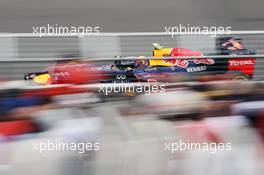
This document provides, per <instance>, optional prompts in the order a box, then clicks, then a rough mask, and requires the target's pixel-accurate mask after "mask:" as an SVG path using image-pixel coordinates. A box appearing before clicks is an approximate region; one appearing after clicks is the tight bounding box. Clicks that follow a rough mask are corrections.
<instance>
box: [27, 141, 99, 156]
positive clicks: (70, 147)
mask: <svg viewBox="0 0 264 175" xmlns="http://www.w3.org/2000/svg"><path fill="white" fill-rule="evenodd" d="M32 146H33V151H34V152H38V153H40V154H42V153H45V152H54V151H56V152H63V151H67V152H77V153H79V154H83V153H87V152H89V151H99V150H100V143H98V142H64V141H61V140H46V141H42V142H37V143H33V145H32Z"/></svg>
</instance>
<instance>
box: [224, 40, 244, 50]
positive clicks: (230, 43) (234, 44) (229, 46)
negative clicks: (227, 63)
mask: <svg viewBox="0 0 264 175" xmlns="http://www.w3.org/2000/svg"><path fill="white" fill-rule="evenodd" d="M222 48H223V49H224V50H232V51H233V50H243V49H245V48H244V47H243V46H242V44H241V42H240V41H239V40H237V39H234V38H230V39H229V40H227V41H226V42H224V43H223V44H222Z"/></svg>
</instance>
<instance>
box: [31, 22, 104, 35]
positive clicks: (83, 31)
mask: <svg viewBox="0 0 264 175" xmlns="http://www.w3.org/2000/svg"><path fill="white" fill-rule="evenodd" d="M32 33H33V35H36V36H39V37H42V36H56V35H58V36H60V35H66V36H67V35H68V36H79V37H83V36H87V35H92V34H99V33H100V27H99V26H60V25H58V24H55V25H50V24H47V25H43V26H33V27H32Z"/></svg>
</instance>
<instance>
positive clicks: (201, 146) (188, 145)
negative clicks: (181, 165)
mask: <svg viewBox="0 0 264 175" xmlns="http://www.w3.org/2000/svg"><path fill="white" fill-rule="evenodd" d="M164 150H165V152H169V153H171V154H173V153H177V152H180V151H206V152H208V151H209V152H210V153H212V154H215V153H217V152H222V151H231V150H232V144H231V143H230V142H228V143H208V142H202V143H200V142H191V141H182V140H179V141H177V142H166V143H164Z"/></svg>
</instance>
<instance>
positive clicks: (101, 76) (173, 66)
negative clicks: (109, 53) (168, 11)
mask: <svg viewBox="0 0 264 175" xmlns="http://www.w3.org/2000/svg"><path fill="white" fill-rule="evenodd" d="M219 43H220V44H219ZM217 44H218V45H219V46H218V47H219V49H218V53H217V55H249V57H248V58H244V57H243V58H210V55H208V57H207V56H204V55H203V54H202V53H201V52H199V51H192V50H189V49H186V48H164V47H162V46H161V45H159V44H158V43H154V44H153V46H154V50H153V57H155V58H157V59H150V60H149V59H146V57H143V56H140V57H137V58H138V59H133V60H132V59H131V57H123V58H119V59H118V60H116V61H114V64H113V65H96V64H93V63H91V62H89V61H84V60H77V59H73V60H66V61H63V62H59V63H57V64H56V65H54V66H51V67H49V68H47V69H46V70H45V71H43V72H36V73H27V74H25V77H24V78H25V80H33V81H34V82H35V83H38V84H65V83H66V84H84V83H94V82H107V83H123V82H150V81H159V82H171V81H173V82H174V81H182V80H199V79H201V78H202V77H206V78H208V76H211V78H212V79H213V80H217V79H221V80H222V79H243V80H248V79H252V77H253V74H254V66H255V62H256V59H255V58H252V57H250V55H254V54H256V52H255V51H251V50H247V49H245V48H244V46H242V44H241V42H240V41H238V40H236V39H234V38H231V37H226V38H220V39H218V42H217ZM214 55H216V54H214ZM194 56H195V57H196V58H175V57H194ZM199 57H201V58H199ZM158 58H161V59H158Z"/></svg>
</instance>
